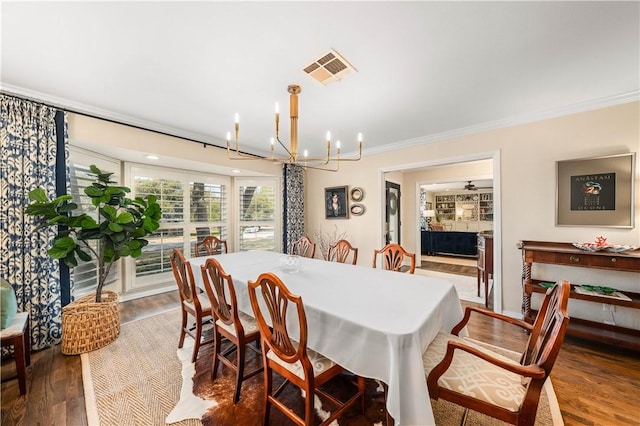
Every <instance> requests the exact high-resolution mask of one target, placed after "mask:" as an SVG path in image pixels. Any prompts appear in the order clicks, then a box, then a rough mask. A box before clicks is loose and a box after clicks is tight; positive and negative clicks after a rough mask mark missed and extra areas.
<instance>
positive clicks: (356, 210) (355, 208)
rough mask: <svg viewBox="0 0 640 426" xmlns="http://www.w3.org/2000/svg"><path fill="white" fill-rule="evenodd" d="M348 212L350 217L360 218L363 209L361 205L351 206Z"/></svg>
mask: <svg viewBox="0 0 640 426" xmlns="http://www.w3.org/2000/svg"><path fill="white" fill-rule="evenodd" d="M349 210H350V211H351V214H352V215H354V216H361V215H362V214H363V213H364V211H365V208H364V206H363V205H362V204H351V208H350V209H349Z"/></svg>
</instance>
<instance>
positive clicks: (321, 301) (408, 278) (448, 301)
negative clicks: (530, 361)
mask: <svg viewBox="0 0 640 426" xmlns="http://www.w3.org/2000/svg"><path fill="white" fill-rule="evenodd" d="M209 257H214V258H216V259H217V260H218V261H219V262H220V264H221V265H222V267H223V269H224V270H225V272H226V273H227V274H230V275H231V277H232V279H233V284H234V288H235V291H236V297H237V299H238V309H240V310H241V311H243V312H244V313H246V314H249V315H251V316H253V315H254V314H253V310H252V308H251V302H250V300H249V293H248V285H247V284H248V282H249V281H255V280H256V279H257V278H258V276H259V275H260V274H261V273H263V272H272V273H274V274H276V275H277V276H278V277H280V278H281V279H282V281H283V282H284V284H285V285H286V286H287V288H288V289H289V290H290V291H291V292H292V293H294V294H297V295H299V296H301V297H302V302H303V305H304V309H305V314H306V317H307V330H308V342H307V346H308V347H309V348H311V349H313V350H314V351H316V352H319V353H321V354H322V355H324V356H326V357H327V358H330V359H331V360H333V361H334V362H336V363H338V364H340V365H341V366H342V367H344V368H345V369H346V370H348V371H350V372H352V373H353V374H356V375H359V376H362V377H367V378H372V379H378V380H380V381H382V382H384V383H385V384H386V385H387V389H386V392H387V395H386V399H387V411H388V413H389V415H390V416H391V417H393V419H394V421H395V424H396V425H421V426H424V425H433V424H435V421H434V416H433V411H432V409H431V402H430V400H429V391H428V388H427V383H426V380H425V373H424V367H423V363H422V354H423V352H424V351H425V350H426V348H427V346H428V345H429V343H430V342H431V341H432V340H433V339H434V338H435V336H436V335H437V333H438V332H439V331H446V332H449V331H450V330H451V329H452V328H453V326H454V325H455V324H457V323H458V322H459V321H460V320H461V319H462V306H461V304H460V299H459V298H458V294H457V292H456V289H455V287H454V286H453V284H452V283H451V282H450V281H447V280H446V279H441V278H434V277H427V276H423V275H412V274H408V273H401V272H395V271H389V270H384V269H377V268H372V267H366V266H358V265H351V264H343V263H338V262H328V261H325V260H321V259H310V258H304V257H296V258H295V259H292V258H291V257H290V256H289V255H285V254H282V253H277V252H273V251H244V252H235V253H227V254H219V255H214V256H203V257H193V258H190V259H188V260H189V263H190V265H191V268H192V271H193V275H194V279H195V282H196V285H198V286H199V287H203V286H204V285H203V277H202V271H201V266H202V265H204V263H205V262H206V260H207V259H208V258H209ZM292 260H293V261H295V263H296V265H298V266H299V267H298V268H297V270H295V269H296V268H290V267H289V266H288V265H287V261H289V262H290V261H292ZM295 324H297V322H296V323H295ZM295 324H293V323H292V324H291V326H292V327H291V329H290V330H289V332H290V333H291V334H292V336H294V337H295V336H296V335H299V334H298V333H299V330H297V329H296V325H295Z"/></svg>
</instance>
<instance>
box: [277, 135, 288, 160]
mask: <svg viewBox="0 0 640 426" xmlns="http://www.w3.org/2000/svg"><path fill="white" fill-rule="evenodd" d="M276 140H277V141H278V143H279V144H280V146H281V147H283V148H284V150H285V151H287V154H289V158H291V157H292V155H291V151H289V148H287V147H286V146H285V144H283V143H282V141H281V140H280V138H279V137H278V135H276Z"/></svg>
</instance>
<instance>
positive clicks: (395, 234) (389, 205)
mask: <svg viewBox="0 0 640 426" xmlns="http://www.w3.org/2000/svg"><path fill="white" fill-rule="evenodd" d="M384 184H385V198H386V209H385V233H384V239H385V244H389V243H397V244H400V185H399V184H397V183H394V182H389V181H385V183H384Z"/></svg>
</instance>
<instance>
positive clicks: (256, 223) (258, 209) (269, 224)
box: [236, 178, 282, 251]
mask: <svg viewBox="0 0 640 426" xmlns="http://www.w3.org/2000/svg"><path fill="white" fill-rule="evenodd" d="M236 187H237V188H238V202H239V205H238V216H239V219H238V224H239V251H247V250H271V251H279V250H280V247H281V244H280V233H281V232H280V226H279V224H280V222H281V220H282V219H281V209H280V198H281V197H280V196H279V194H280V193H281V191H280V186H279V181H278V180H277V179H272V178H269V179H260V180H257V179H256V180H245V179H237V180H236ZM276 195H278V196H276Z"/></svg>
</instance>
